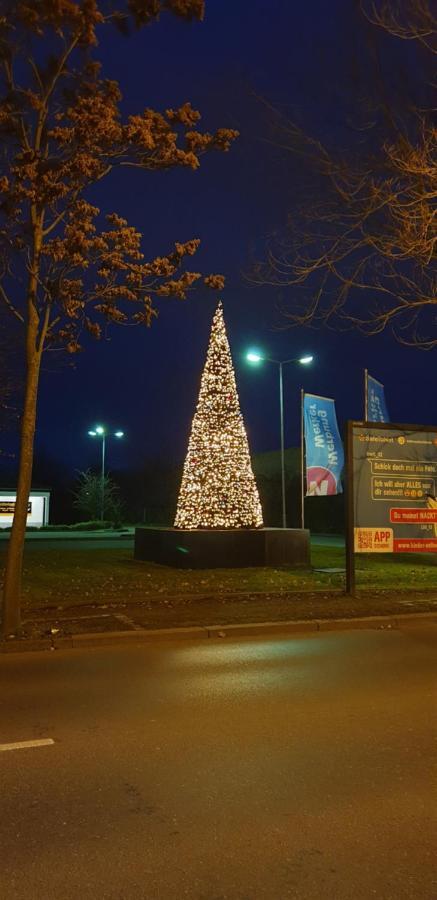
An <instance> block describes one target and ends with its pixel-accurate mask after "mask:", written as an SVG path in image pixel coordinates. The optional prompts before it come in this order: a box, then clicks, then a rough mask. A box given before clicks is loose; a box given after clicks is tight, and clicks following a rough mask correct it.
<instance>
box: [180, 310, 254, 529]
mask: <svg viewBox="0 0 437 900" xmlns="http://www.w3.org/2000/svg"><path fill="white" fill-rule="evenodd" d="M262 524H263V521H262V511H261V504H260V501H259V496H258V489H257V486H256V483H255V478H254V474H253V471H252V465H251V461H250V454H249V444H248V441H247V436H246V431H245V428H244V422H243V417H242V415H241V412H240V404H239V401H238V394H237V386H236V384H235V376H234V370H233V366H232V359H231V352H230V349H229V343H228V339H227V336H226V329H225V323H224V319H223V307H222V304H221V303H219V305H218V307H217V310H216V313H215V315H214V319H213V323H212V329H211V337H210V341H209V347H208V353H207V357H206V363H205V368H204V370H203V375H202V380H201V384H200V394H199V400H198V404H197V409H196V414H195V416H194V419H193V424H192V427H191V436H190V441H189V444H188V453H187V458H186V460H185V465H184V472H183V476H182V484H181V489H180V492H179V500H178V507H177V512H176V519H175V528H188V529H191V528H261V527H262Z"/></svg>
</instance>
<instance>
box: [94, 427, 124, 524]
mask: <svg viewBox="0 0 437 900" xmlns="http://www.w3.org/2000/svg"><path fill="white" fill-rule="evenodd" d="M88 434H89V435H90V437H99V438H101V440H102V463H101V471H100V493H101V497H100V519H101V521H102V522H103V520H104V518H105V460H106V438H107V437H116V438H122V437H123V435H124V431H113V432H108V431H107V430H106V428H103V425H96V427H95V428H94V430H93V431H89V432H88Z"/></svg>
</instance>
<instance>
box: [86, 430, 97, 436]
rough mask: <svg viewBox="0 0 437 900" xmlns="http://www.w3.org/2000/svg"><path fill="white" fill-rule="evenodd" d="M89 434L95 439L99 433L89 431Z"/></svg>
mask: <svg viewBox="0 0 437 900" xmlns="http://www.w3.org/2000/svg"><path fill="white" fill-rule="evenodd" d="M88 434H90V435H91V437H95V436H96V434H97V432H96V431H89V432H88Z"/></svg>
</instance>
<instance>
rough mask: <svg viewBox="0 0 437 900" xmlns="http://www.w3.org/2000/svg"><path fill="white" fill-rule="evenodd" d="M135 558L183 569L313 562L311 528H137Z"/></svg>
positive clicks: (292, 564)
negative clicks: (185, 529)
mask: <svg viewBox="0 0 437 900" xmlns="http://www.w3.org/2000/svg"><path fill="white" fill-rule="evenodd" d="M134 556H135V559H143V560H147V561H149V562H155V563H159V564H160V565H162V566H174V567H176V568H179V569H221V568H224V569H228V568H229V569H236V568H237V569H238V568H245V567H248V566H293V567H296V566H309V564H310V532H309V530H308V529H307V528H254V529H249V528H247V529H245V528H235V529H234V528H232V529H226V530H223V531H222V530H219V529H211V530H209V529H200V528H199V529H196V530H192V531H191V530H190V531H183V530H181V529H177V528H147V527H142V528H136V529H135V550H134Z"/></svg>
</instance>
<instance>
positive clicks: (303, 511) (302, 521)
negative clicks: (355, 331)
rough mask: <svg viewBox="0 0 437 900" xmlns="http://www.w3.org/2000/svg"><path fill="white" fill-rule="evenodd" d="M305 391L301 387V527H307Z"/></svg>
mask: <svg viewBox="0 0 437 900" xmlns="http://www.w3.org/2000/svg"><path fill="white" fill-rule="evenodd" d="M304 399H305V391H304V389H303V388H301V389H300V517H301V518H300V521H301V528H305V436H304V421H303V404H304Z"/></svg>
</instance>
